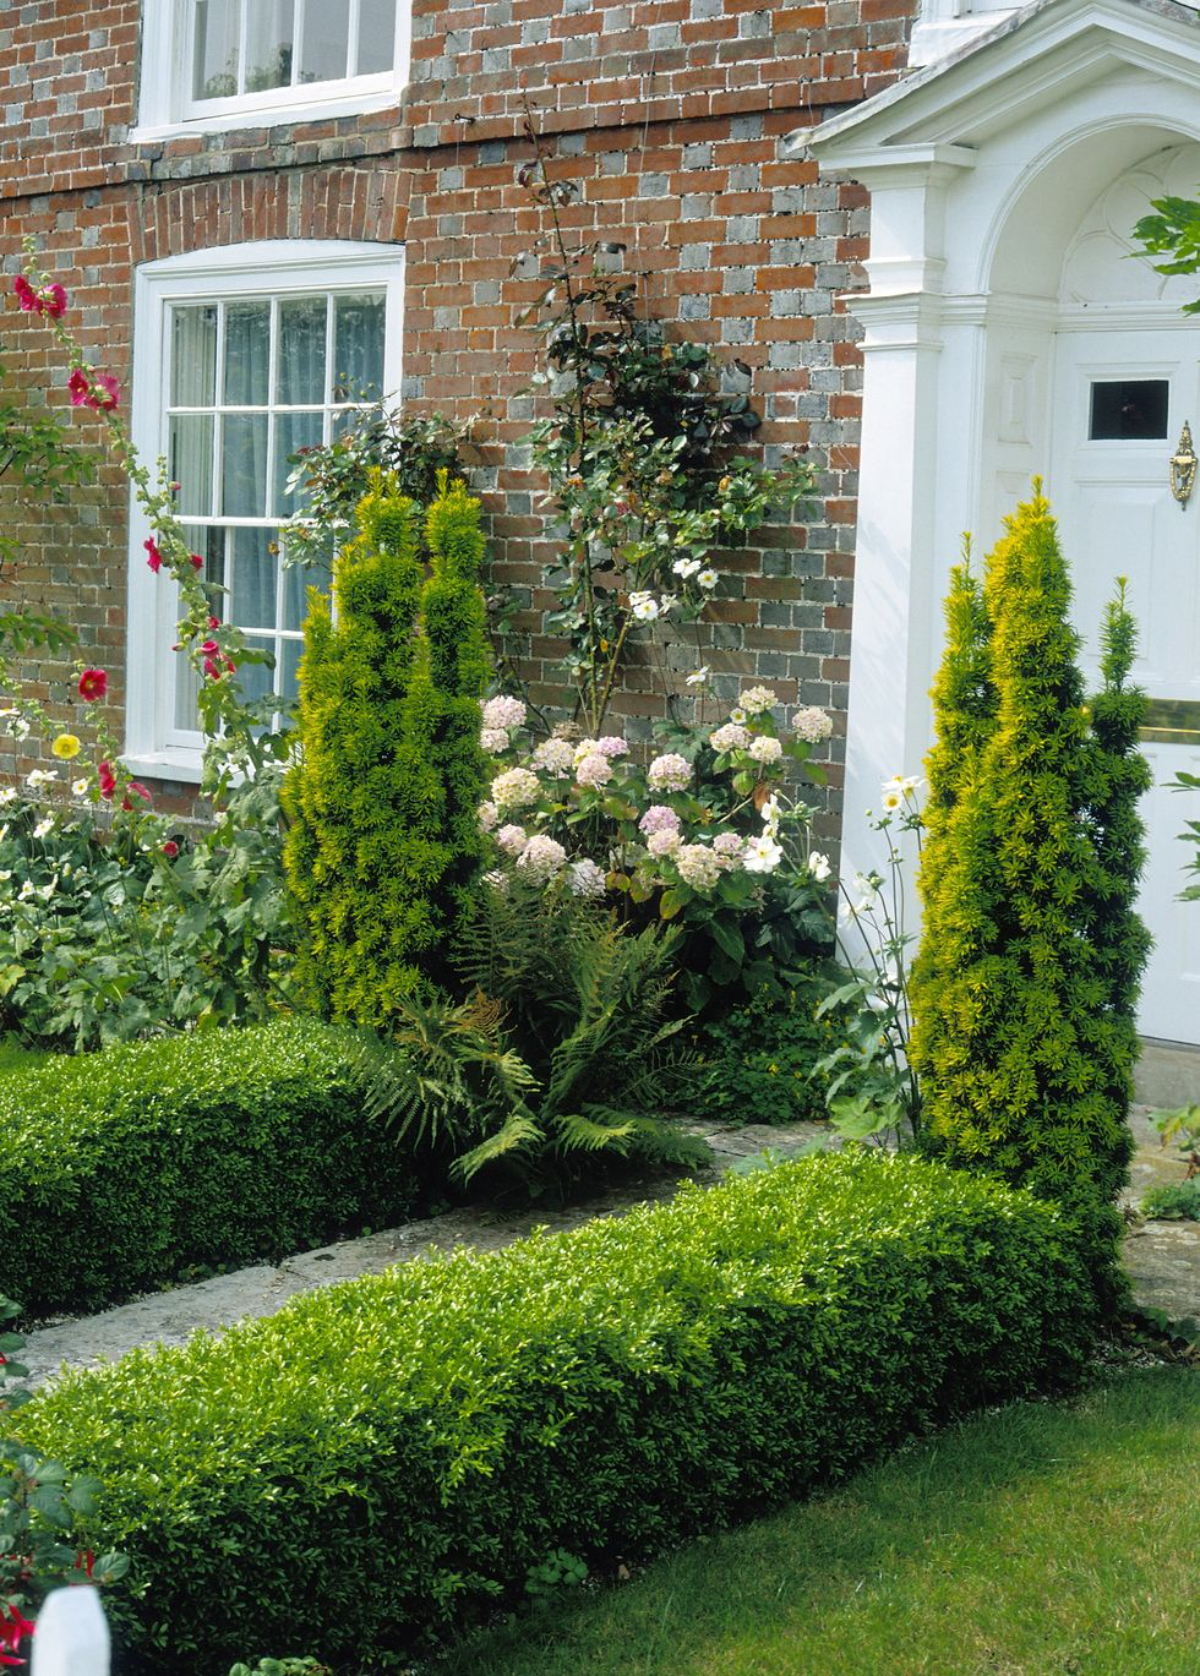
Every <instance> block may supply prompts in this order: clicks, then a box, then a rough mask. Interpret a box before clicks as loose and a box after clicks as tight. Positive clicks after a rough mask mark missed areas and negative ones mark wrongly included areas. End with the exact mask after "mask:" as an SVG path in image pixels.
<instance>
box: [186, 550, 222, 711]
mask: <svg viewBox="0 0 1200 1676" xmlns="http://www.w3.org/2000/svg"><path fill="white" fill-rule="evenodd" d="M183 538H184V540H185V541H186V542H187V544H188V546H189V547H190V548H191V550H192V552H193V553H199V554H200V556H201V557H202V558H203V560H204V573H203V574H204V579H205V581H206V582H210V583H212V584H213V587H212V591H211V593H210V596H209V604H210V608H211V610H212V613H213V615H214V616H215V617H224V616H225V598H224V595H223V594H222V593H220V591H219V589H220V586H221V584H222V583H223V582H224V580H225V531H224V530H218V529H213V528H212V526H211V525H208V526H204V525H198V524H185V525H184V527H183ZM199 689H200V675H199V673H198V671H197V670H195V669H194V668H193V667H192V662H191V659H190V658H188V657H185V656H184V654H183V653H182V652H179V653H177V654H176V657H175V726H176V727H177V728H182V729H184V730H186V731H187V732H191V731H193V730H194V729H196V728H198V727H199V726H200V716H199V712H198V710H197V707H196V694H197V693H198V691H199Z"/></svg>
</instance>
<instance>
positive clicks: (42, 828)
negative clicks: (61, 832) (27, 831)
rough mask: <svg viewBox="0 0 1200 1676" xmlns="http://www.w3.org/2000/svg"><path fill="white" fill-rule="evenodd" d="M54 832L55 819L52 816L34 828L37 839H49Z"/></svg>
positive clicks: (48, 816)
mask: <svg viewBox="0 0 1200 1676" xmlns="http://www.w3.org/2000/svg"><path fill="white" fill-rule="evenodd" d="M53 831H54V818H53V816H51V815H47V816H46V818H45V820H44V821H39V822H38V823H37V825H36V826H35V827H34V829H33V836H34V837H35V838H48V837H49V836H50V834H51V833H52V832H53Z"/></svg>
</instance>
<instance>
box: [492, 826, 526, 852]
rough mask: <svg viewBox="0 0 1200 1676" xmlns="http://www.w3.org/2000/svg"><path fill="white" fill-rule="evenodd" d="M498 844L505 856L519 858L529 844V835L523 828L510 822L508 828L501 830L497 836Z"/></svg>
mask: <svg viewBox="0 0 1200 1676" xmlns="http://www.w3.org/2000/svg"><path fill="white" fill-rule="evenodd" d="M496 842H497V844H499V846H500V848H501V849H502V850H503V851H504V853H505V855H511V856H518V855H520V853H521V851H522V850H523V849H524V848H525V846H526V844H527V843H528V842H529V834H528V833H527V832H526V831H525V828H524V827H523V826H517V825H516V824H515V823H514V822H510V823H509V825H508V826H502V827H501V828H500V830H499V832H498V833H497V834H496Z"/></svg>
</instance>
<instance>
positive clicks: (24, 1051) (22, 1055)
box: [0, 1036, 46, 1071]
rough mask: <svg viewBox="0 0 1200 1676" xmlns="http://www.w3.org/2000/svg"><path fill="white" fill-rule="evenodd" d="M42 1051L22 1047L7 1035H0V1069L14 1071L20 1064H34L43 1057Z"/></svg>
mask: <svg viewBox="0 0 1200 1676" xmlns="http://www.w3.org/2000/svg"><path fill="white" fill-rule="evenodd" d="M45 1058H46V1055H45V1054H44V1053H39V1052H38V1050H37V1049H36V1048H23V1047H21V1046H20V1044H19V1043H17V1042H15V1041H13V1040H12V1039H11V1038H10V1037H8V1036H3V1037H0V1071H15V1070H16V1069H17V1068H18V1067H19V1066H22V1065H36V1064H37V1062H38V1060H39V1059H45Z"/></svg>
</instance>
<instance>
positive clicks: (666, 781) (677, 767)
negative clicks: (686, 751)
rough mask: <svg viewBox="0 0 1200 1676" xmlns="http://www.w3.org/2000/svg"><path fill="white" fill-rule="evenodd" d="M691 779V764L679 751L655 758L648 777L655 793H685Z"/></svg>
mask: <svg viewBox="0 0 1200 1676" xmlns="http://www.w3.org/2000/svg"><path fill="white" fill-rule="evenodd" d="M691 777H692V769H691V764H690V763H689V762H688V761H687V760H686V758H684V757H681V756H680V755H679V753H678V751H668V752H667V753H666V755H665V756H661V757H655V759H654V761H653V762H652V763H651V764H650V768H649V771H648V773H647V775H646V779H647V780H648V782H649V783H650V785H652V786H653V787H654V789H655V791H683V790H684V788H685V787H686V786H687V784H688V782H689V781H690V780H691Z"/></svg>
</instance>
